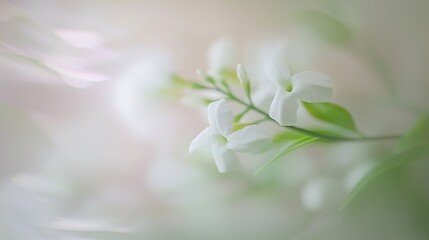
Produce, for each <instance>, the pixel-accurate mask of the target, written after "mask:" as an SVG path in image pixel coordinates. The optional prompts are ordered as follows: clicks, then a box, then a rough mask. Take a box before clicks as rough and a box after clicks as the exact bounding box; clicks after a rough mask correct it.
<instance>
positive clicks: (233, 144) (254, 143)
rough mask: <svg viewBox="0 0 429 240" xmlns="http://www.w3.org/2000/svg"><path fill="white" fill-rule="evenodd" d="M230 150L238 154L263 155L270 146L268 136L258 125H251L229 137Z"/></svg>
mask: <svg viewBox="0 0 429 240" xmlns="http://www.w3.org/2000/svg"><path fill="white" fill-rule="evenodd" d="M227 138H228V148H230V149H232V150H234V151H237V152H249V153H254V154H256V153H261V152H263V151H265V150H267V148H268V147H269V146H270V143H271V141H270V139H269V138H268V136H267V134H266V133H265V132H264V131H263V130H262V129H261V128H260V127H259V126H257V125H250V126H247V127H244V128H242V129H240V130H238V131H235V132H233V133H231V134H229V135H228V137H227Z"/></svg>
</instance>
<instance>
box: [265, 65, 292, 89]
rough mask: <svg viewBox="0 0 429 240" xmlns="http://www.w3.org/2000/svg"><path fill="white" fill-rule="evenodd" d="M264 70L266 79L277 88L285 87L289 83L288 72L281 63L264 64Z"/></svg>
mask: <svg viewBox="0 0 429 240" xmlns="http://www.w3.org/2000/svg"><path fill="white" fill-rule="evenodd" d="M264 70H265V74H266V75H267V78H268V79H269V80H270V81H271V82H273V83H275V84H277V85H278V86H279V87H285V86H286V85H287V84H289V83H290V70H289V68H288V66H287V65H286V64H284V63H283V62H279V61H272V62H267V63H265V67H264Z"/></svg>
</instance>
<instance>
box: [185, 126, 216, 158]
mask: <svg viewBox="0 0 429 240" xmlns="http://www.w3.org/2000/svg"><path fill="white" fill-rule="evenodd" d="M211 142H213V135H212V134H211V132H210V128H206V129H204V130H203V131H202V132H200V133H199V134H198V136H196V137H195V138H194V140H192V142H191V145H190V146H189V153H192V152H194V151H195V150H196V149H198V148H201V147H204V146H208V145H209V144H210V143H211Z"/></svg>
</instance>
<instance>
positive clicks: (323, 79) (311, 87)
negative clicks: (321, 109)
mask: <svg viewBox="0 0 429 240" xmlns="http://www.w3.org/2000/svg"><path fill="white" fill-rule="evenodd" d="M291 81H292V84H293V90H292V92H293V93H294V94H295V96H296V97H297V98H298V99H300V100H302V101H304V102H327V101H329V100H331V98H332V94H333V88H332V83H331V80H330V79H329V77H327V76H325V75H323V74H320V73H316V72H311V71H305V72H300V73H297V74H295V75H293V77H292V80H291Z"/></svg>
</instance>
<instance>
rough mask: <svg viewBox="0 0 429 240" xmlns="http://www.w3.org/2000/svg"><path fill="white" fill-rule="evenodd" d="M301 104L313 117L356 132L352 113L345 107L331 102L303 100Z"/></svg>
mask: <svg viewBox="0 0 429 240" xmlns="http://www.w3.org/2000/svg"><path fill="white" fill-rule="evenodd" d="M303 105H304V107H305V108H306V109H307V111H308V112H309V113H310V114H311V116H313V117H314V118H316V119H319V120H321V121H323V122H326V123H330V124H332V125H335V126H337V127H340V128H343V129H346V130H349V131H352V132H355V133H358V130H357V128H356V125H355V123H354V121H353V117H352V115H351V114H350V113H349V112H348V111H347V110H346V109H345V108H343V107H340V106H338V105H336V104H333V103H309V102H303Z"/></svg>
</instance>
